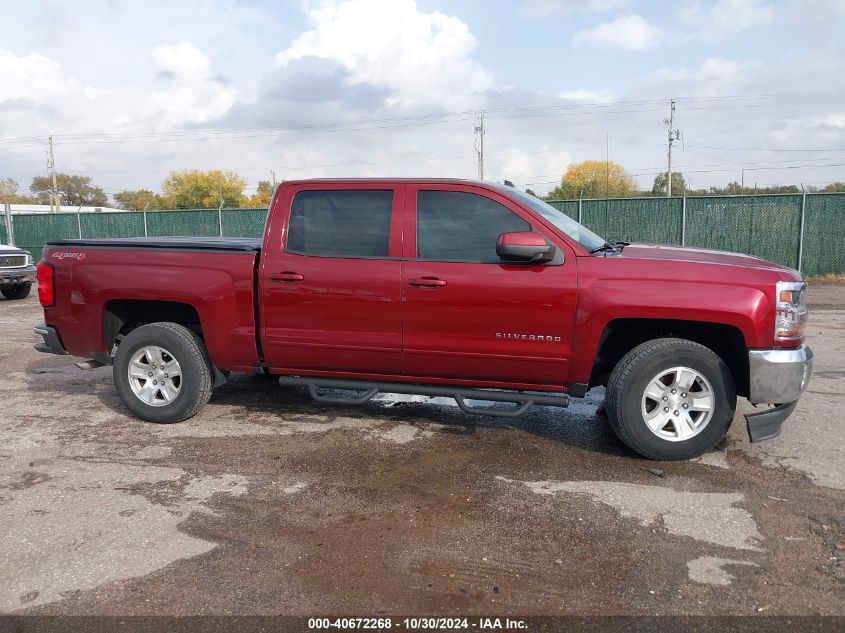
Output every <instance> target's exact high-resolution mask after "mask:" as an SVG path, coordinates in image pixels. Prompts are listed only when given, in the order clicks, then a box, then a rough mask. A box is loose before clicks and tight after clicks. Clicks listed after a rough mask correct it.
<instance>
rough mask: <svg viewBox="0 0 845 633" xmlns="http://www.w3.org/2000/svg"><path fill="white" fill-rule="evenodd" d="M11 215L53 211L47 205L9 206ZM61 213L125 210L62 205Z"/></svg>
mask: <svg viewBox="0 0 845 633" xmlns="http://www.w3.org/2000/svg"><path fill="white" fill-rule="evenodd" d="M9 206H10V207H11V208H12V213H13V214H14V215H19V214H23V213H51V212H52V211H53V210H52V209H51V208H50V205H49V204H11V205H9ZM61 209H62V210H61V212H62V213H111V212H123V211H126V209H115V208H114V207H78V206H70V205H68V206H66V205H62V207H61ZM2 211H3V205H0V213H2Z"/></svg>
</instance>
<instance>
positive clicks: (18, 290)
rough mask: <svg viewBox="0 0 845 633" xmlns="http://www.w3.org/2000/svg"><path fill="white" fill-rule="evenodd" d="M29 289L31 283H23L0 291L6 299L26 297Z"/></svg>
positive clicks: (30, 288)
mask: <svg viewBox="0 0 845 633" xmlns="http://www.w3.org/2000/svg"><path fill="white" fill-rule="evenodd" d="M30 290H32V284H31V283H25V284H18V285H17V286H12V287H11V288H3V290H0V292H2V293H3V296H4V297H6V298H7V299H26V298H27V297H28V296H29V291H30Z"/></svg>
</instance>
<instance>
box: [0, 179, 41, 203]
mask: <svg viewBox="0 0 845 633" xmlns="http://www.w3.org/2000/svg"><path fill="white" fill-rule="evenodd" d="M19 186H20V185H18V183H17V182H15V181H14V180H12V179H11V178H6V180H0V204H4V203H8V204H33V203H35V202H36V200H35V198H33V197H31V196H22V195H20V194H19V193H18V188H19Z"/></svg>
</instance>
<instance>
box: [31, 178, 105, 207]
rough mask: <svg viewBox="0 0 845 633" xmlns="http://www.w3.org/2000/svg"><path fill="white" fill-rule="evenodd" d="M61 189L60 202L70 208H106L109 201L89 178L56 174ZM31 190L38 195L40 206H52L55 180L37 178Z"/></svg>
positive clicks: (34, 179)
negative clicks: (51, 197) (51, 195)
mask: <svg viewBox="0 0 845 633" xmlns="http://www.w3.org/2000/svg"><path fill="white" fill-rule="evenodd" d="M56 185H57V186H58V188H59V200H60V202H61V203H62V204H64V205H67V206H69V207H80V206H92V207H105V206H107V205H108V203H109V199H108V197H107V196H106V194H105V193H104V192H103V190H102V189H100V188H99V187H95V186H94V185H93V184H91V178H89V177H88V176H74V175H72V174H56ZM29 190H30V191H31V192H32V193H34V194H35V195H36V197H37V198H38V202H39V204H50V192H52V191H53V179H52V177H50V176H35V178H33V179H32V184H31V185H30V186H29Z"/></svg>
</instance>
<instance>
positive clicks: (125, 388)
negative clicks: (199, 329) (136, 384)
mask: <svg viewBox="0 0 845 633" xmlns="http://www.w3.org/2000/svg"><path fill="white" fill-rule="evenodd" d="M149 345H155V346H158V347H161V348H164V349H165V350H167V352H168V353H169V354H170V355H171V356H172V357H173V358H174V359H175V360H176V361H178V363H179V366H180V367H181V370H182V375H181V382H180V385H179V393H178V394H177V395H176V397H175V398H174V399H173V401H172V402H170V403H169V404H166V405H163V406H153V405H150V404H147V403H146V402H143V401H142V400H141V399H140V398H139V397H138V396H136V395H135V393H134V392H133V391H132V386H131V384H130V379H129V363H130V361H131V359H132V356H133V354H135V353H136V352H137V351H138V350H140V349H141V348H143V347H146V346H149ZM113 376H114V386H115V387H116V388H117V393H118V395H120V399H121V400H123V403H124V404H125V405H126V406H127V407H128V408H129V410H130V411H132V413H134V414H135V415H136V416H138V417H139V418H141V419H142V420H146V421H147V422H156V423H159V424H170V423H173V422H181V421H182V420H187V419H188V418H190V417H193V416H194V415H196V414H197V413H198V412H199V410H200V409H201V408H202V407H203V406H204V405H205V404H206V403H207V402H208V401H209V399H210V398H211V392H212V389H213V385H214V373H213V369H212V367H211V363H210V362H209V360H208V354H207V353H206V350H205V344H204V343H203V341H202V339H201V338H200V337H199V336H197V335H196V334H194V333H193V332H192V331H191V330H189V329H188V328H186V327H185V326H183V325H179V324H178V323H152V324H150V325H142V326H141V327H139V328H137V329H135V330H132V331H131V332H130V333H129V334H127V335H126V336H125V337H124V338H123V340H122V341H121V343H120V345H118V347H117V353H116V354H115V357H114V367H113Z"/></svg>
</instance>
